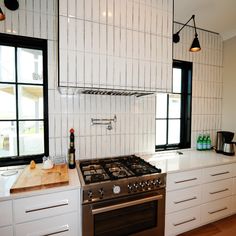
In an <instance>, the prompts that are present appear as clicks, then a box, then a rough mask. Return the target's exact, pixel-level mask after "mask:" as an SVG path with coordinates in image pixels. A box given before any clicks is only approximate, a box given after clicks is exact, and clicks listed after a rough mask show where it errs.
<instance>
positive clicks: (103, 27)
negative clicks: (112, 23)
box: [100, 24, 107, 54]
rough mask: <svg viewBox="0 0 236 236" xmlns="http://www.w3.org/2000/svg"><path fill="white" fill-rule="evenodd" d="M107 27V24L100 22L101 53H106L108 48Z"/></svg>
mask: <svg viewBox="0 0 236 236" xmlns="http://www.w3.org/2000/svg"><path fill="white" fill-rule="evenodd" d="M106 39H107V27H106V25H103V24H100V53H101V54H106V48H107V40H106Z"/></svg>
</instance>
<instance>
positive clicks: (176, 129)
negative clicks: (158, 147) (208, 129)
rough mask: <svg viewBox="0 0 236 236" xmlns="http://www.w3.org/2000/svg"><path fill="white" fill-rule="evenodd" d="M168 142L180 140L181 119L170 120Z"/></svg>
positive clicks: (172, 142)
mask: <svg viewBox="0 0 236 236" xmlns="http://www.w3.org/2000/svg"><path fill="white" fill-rule="evenodd" d="M168 125H169V130H168V144H176V143H179V142H180V120H179V119H178V120H169V123H168Z"/></svg>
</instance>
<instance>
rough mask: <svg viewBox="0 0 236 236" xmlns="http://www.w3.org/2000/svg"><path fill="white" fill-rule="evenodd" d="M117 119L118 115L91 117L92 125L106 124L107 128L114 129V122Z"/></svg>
mask: <svg viewBox="0 0 236 236" xmlns="http://www.w3.org/2000/svg"><path fill="white" fill-rule="evenodd" d="M116 121H117V117H116V115H114V118H111V119H95V118H91V125H106V126H107V130H112V129H113V127H112V122H113V123H115V122H116Z"/></svg>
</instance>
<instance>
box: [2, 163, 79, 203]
mask: <svg viewBox="0 0 236 236" xmlns="http://www.w3.org/2000/svg"><path fill="white" fill-rule="evenodd" d="M14 168H15V170H17V171H18V173H17V174H16V175H13V176H6V177H4V176H2V175H1V176H0V202H1V201H5V200H10V199H16V198H23V197H30V196H35V195H41V194H47V193H54V192H61V191H66V190H72V189H78V188H80V186H81V185H80V181H79V177H78V174H77V170H76V168H75V169H68V173H69V184H68V185H65V186H60V187H53V188H45V189H40V190H33V191H27V192H22V193H13V194H11V193H10V188H11V186H12V185H13V184H14V182H15V180H16V179H17V177H18V176H19V175H20V173H21V172H22V170H23V168H24V166H18V167H17V168H16V167H5V168H0V174H2V173H3V172H5V173H7V171H13V170H14Z"/></svg>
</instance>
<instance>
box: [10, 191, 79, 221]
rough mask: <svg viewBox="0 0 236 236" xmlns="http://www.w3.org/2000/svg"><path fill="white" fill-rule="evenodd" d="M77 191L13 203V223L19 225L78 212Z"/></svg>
mask: <svg viewBox="0 0 236 236" xmlns="http://www.w3.org/2000/svg"><path fill="white" fill-rule="evenodd" d="M78 198H79V196H78V192H77V190H72V191H66V192H59V193H52V194H47V195H40V196H36V197H29V198H22V199H17V200H14V201H13V207H14V216H15V222H16V223H21V222H26V221H31V220H36V219H40V218H45V217H49V216H55V215H60V214H65V213H67V212H71V211H77V210H78Z"/></svg>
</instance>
